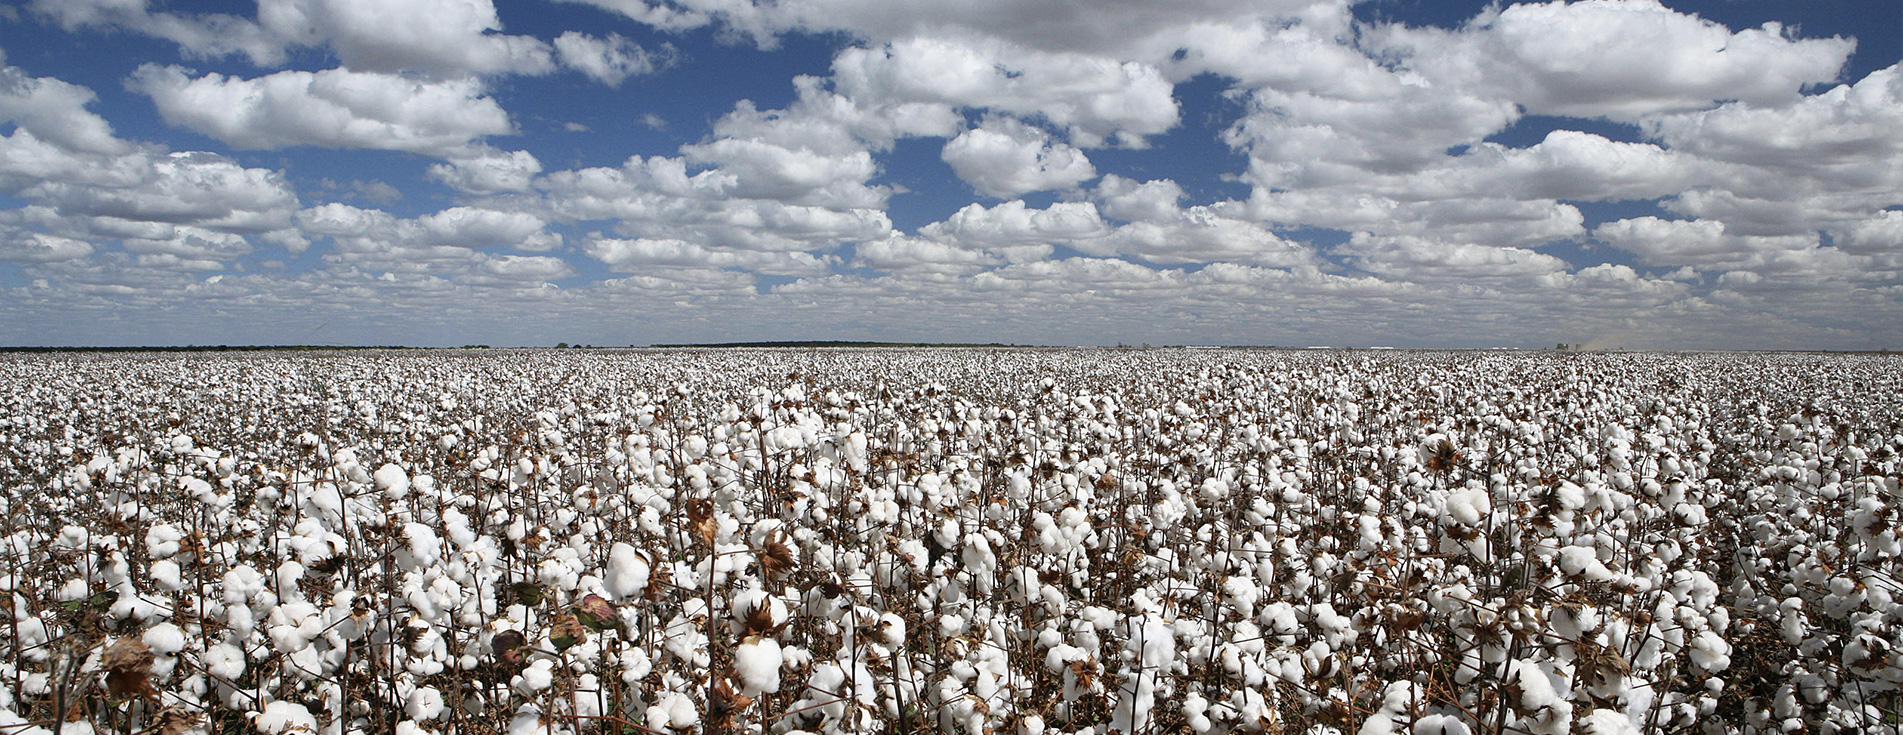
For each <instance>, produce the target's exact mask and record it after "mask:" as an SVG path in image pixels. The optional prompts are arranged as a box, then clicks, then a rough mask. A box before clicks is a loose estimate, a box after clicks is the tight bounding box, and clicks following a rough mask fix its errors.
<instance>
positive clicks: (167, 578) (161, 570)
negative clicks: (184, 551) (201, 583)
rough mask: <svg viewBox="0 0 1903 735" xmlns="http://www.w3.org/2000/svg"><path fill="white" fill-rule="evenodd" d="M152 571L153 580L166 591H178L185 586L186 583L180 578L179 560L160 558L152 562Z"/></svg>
mask: <svg viewBox="0 0 1903 735" xmlns="http://www.w3.org/2000/svg"><path fill="white" fill-rule="evenodd" d="M150 572H151V575H152V581H153V582H156V583H158V585H159V587H160V588H161V589H163V590H165V591H166V592H177V591H179V590H181V589H184V587H185V583H184V582H183V581H182V580H180V579H179V569H178V562H175V561H172V560H171V559H160V560H158V561H155V562H152V567H151V569H150Z"/></svg>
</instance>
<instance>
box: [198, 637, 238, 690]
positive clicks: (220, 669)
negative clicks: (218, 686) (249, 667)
mask: <svg viewBox="0 0 1903 735" xmlns="http://www.w3.org/2000/svg"><path fill="white" fill-rule="evenodd" d="M244 670H245V657H244V650H243V649H241V648H239V647H237V646H234V645H231V644H229V643H219V644H215V645H212V646H209V647H207V648H206V649H205V672H206V673H208V674H211V675H212V676H215V677H218V678H220V679H224V680H226V681H237V680H238V677H240V676H244Z"/></svg>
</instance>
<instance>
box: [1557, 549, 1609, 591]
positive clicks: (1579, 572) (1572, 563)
mask: <svg viewBox="0 0 1903 735" xmlns="http://www.w3.org/2000/svg"><path fill="white" fill-rule="evenodd" d="M1559 568H1560V571H1562V572H1565V573H1566V576H1569V577H1585V578H1586V579H1589V580H1592V581H1595V582H1603V581H1606V580H1609V579H1612V577H1613V574H1612V570H1610V569H1607V568H1606V565H1605V563H1604V562H1601V561H1599V555H1598V553H1597V552H1595V551H1594V550H1593V549H1592V547H1590V546H1568V547H1566V548H1564V549H1560V550H1559Z"/></svg>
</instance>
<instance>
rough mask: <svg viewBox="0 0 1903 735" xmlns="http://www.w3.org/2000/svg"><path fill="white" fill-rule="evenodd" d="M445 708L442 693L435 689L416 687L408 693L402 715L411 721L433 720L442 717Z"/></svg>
mask: <svg viewBox="0 0 1903 735" xmlns="http://www.w3.org/2000/svg"><path fill="white" fill-rule="evenodd" d="M446 710H447V707H445V706H444V703H443V693H442V692H441V691H438V690H437V689H436V687H418V688H417V690H416V691H413V692H410V696H409V698H408V699H406V700H404V702H403V713H404V714H406V715H409V716H410V719H412V720H434V719H436V718H438V717H441V716H442V715H443V712H444V711H446Z"/></svg>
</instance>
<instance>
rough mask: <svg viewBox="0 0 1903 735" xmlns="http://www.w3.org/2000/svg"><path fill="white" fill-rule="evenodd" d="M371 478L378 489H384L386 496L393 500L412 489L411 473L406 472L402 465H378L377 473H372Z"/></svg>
mask: <svg viewBox="0 0 1903 735" xmlns="http://www.w3.org/2000/svg"><path fill="white" fill-rule="evenodd" d="M370 479H371V482H373V483H374V484H375V485H376V487H377V489H378V490H381V491H383V494H384V496H386V497H388V498H390V499H391V500H395V499H397V498H401V497H403V496H404V494H406V493H408V492H409V491H410V476H409V474H408V473H406V472H404V471H403V468H402V467H398V466H396V465H394V464H385V465H383V466H382V467H378V468H377V471H376V473H374V474H372V475H371V476H370Z"/></svg>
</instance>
